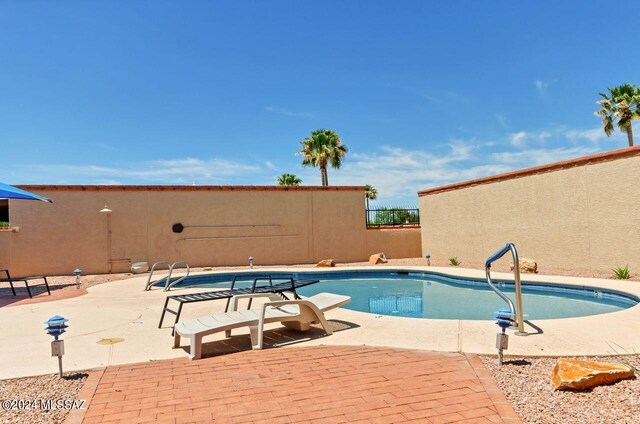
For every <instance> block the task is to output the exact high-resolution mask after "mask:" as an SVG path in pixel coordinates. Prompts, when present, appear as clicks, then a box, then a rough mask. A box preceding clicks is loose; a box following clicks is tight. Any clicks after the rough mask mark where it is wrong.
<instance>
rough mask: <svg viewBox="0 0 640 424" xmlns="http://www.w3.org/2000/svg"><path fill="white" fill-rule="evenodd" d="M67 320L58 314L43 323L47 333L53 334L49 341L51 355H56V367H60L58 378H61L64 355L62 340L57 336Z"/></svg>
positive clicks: (61, 331)
mask: <svg viewBox="0 0 640 424" xmlns="http://www.w3.org/2000/svg"><path fill="white" fill-rule="evenodd" d="M67 321H69V320H68V319H66V318H63V317H61V316H60V315H55V316H53V317H51V318H49V320H48V321H47V322H45V324H47V327H46V328H45V330H47V334H49V335H51V336H53V337H54V338H55V340H54V341H52V342H51V356H57V357H58V368H59V369H60V378H62V355H64V340H58V337H60V336H61V335H62V333H64V332H65V331H66V330H65V329H66V328H67V327H68V325H66V324H65V323H66V322H67Z"/></svg>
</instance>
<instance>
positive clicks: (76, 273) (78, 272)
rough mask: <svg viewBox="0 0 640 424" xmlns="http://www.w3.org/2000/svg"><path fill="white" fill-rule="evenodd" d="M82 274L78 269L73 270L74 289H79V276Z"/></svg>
mask: <svg viewBox="0 0 640 424" xmlns="http://www.w3.org/2000/svg"><path fill="white" fill-rule="evenodd" d="M81 273H82V270H81V269H80V268H76V269H74V270H73V275H75V276H76V288H77V289H79V288H80V274H81Z"/></svg>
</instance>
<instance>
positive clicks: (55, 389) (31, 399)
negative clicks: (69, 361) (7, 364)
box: [0, 373, 87, 424]
mask: <svg viewBox="0 0 640 424" xmlns="http://www.w3.org/2000/svg"><path fill="white" fill-rule="evenodd" d="M86 378H87V374H85V373H69V374H65V378H60V377H59V376H58V375H57V374H48V375H41V376H38V377H28V378H16V379H13V380H0V399H1V400H2V408H0V423H7V424H8V423H33V424H44V423H62V422H63V421H64V418H65V416H66V415H67V413H68V412H69V408H73V407H75V408H76V409H77V407H78V406H79V404H78V403H76V404H73V400H74V399H76V396H77V394H78V392H79V391H80V388H81V387H82V385H83V384H84V381H85V379H86ZM48 400H51V401H53V405H52V408H51V409H50V410H45V409H44V408H45V407H46V403H45V404H42V403H41V401H48ZM12 401H13V402H12ZM20 401H22V402H20ZM56 401H66V402H64V403H63V402H60V404H59V405H56ZM57 406H59V407H57ZM83 407H84V408H86V405H84V406H83Z"/></svg>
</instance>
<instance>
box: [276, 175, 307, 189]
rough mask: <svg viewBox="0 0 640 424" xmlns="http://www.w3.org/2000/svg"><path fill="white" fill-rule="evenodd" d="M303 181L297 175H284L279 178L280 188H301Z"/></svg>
mask: <svg viewBox="0 0 640 424" xmlns="http://www.w3.org/2000/svg"><path fill="white" fill-rule="evenodd" d="M301 182H302V180H301V179H300V178H298V176H297V175H295V174H282V175H280V176H279V177H278V185H279V186H299V185H300V183H301Z"/></svg>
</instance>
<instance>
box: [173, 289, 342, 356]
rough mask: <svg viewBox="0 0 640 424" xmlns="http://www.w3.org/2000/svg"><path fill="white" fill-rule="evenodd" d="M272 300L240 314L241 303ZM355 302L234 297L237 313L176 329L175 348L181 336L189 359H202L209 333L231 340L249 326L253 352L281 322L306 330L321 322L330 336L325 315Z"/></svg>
mask: <svg viewBox="0 0 640 424" xmlns="http://www.w3.org/2000/svg"><path fill="white" fill-rule="evenodd" d="M256 297H268V298H269V299H270V301H269V302H266V303H264V304H263V305H262V306H261V308H260V309H250V310H246V311H238V300H240V299H247V298H248V299H251V298H256ZM350 301H351V298H350V297H349V296H341V295H337V294H332V293H319V294H316V295H314V296H311V297H308V298H306V299H296V300H281V299H280V298H278V296H277V295H276V294H274V293H252V294H241V295H238V296H234V297H233V311H232V312H227V313H220V314H216V315H208V316H204V317H200V318H196V319H192V320H189V321H183V322H179V323H178V324H176V326H175V335H174V348H178V347H180V337H181V336H182V337H188V338H189V339H190V342H191V348H190V353H189V358H191V359H200V357H201V356H202V338H203V337H204V336H207V335H209V334H213V333H218V332H220V331H224V332H225V336H226V337H231V330H232V329H234V328H242V327H249V331H250V333H251V344H252V346H253V349H262V344H263V329H264V324H266V323H272V322H281V323H283V324H284V326H285V327H287V328H292V329H295V330H299V331H306V330H308V329H309V328H310V324H311V323H320V324H321V325H322V327H323V328H324V331H325V332H326V333H327V335H331V334H333V331H332V330H331V327H330V326H329V324H328V323H327V320H326V319H325V317H324V312H326V311H328V310H331V309H335V308H338V307H340V306H342V305H345V304H347V303H349V302H350Z"/></svg>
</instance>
